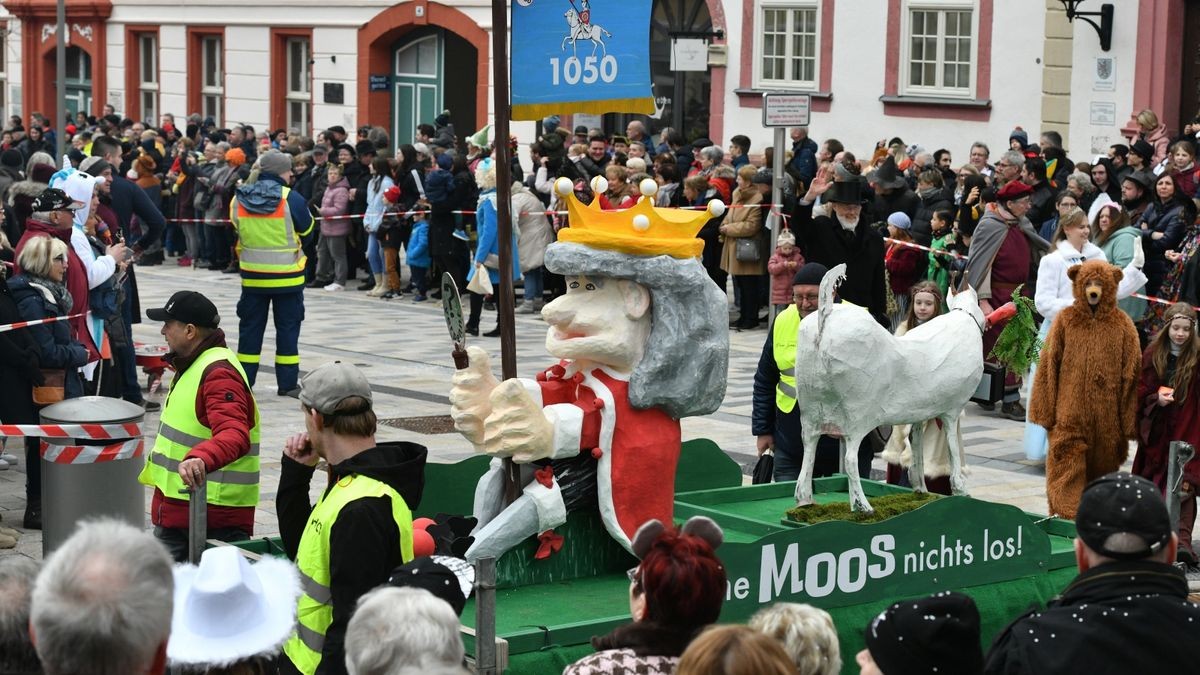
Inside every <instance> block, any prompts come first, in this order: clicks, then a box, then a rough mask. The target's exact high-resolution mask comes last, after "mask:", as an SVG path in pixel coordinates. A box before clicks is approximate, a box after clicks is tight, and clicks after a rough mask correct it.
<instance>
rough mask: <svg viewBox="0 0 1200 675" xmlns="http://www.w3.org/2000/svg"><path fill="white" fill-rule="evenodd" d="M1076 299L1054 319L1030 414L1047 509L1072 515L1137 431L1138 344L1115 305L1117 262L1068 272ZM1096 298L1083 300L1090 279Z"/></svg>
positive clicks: (1114, 465) (1119, 459)
mask: <svg viewBox="0 0 1200 675" xmlns="http://www.w3.org/2000/svg"><path fill="white" fill-rule="evenodd" d="M1067 276H1068V277H1070V279H1071V281H1072V283H1073V286H1074V294H1075V304H1073V305H1071V306H1070V307H1067V308H1066V309H1064V310H1063V311H1062V312H1060V313H1059V314H1058V316H1057V317H1056V318H1055V319H1054V324H1053V326H1051V328H1050V334H1049V336H1048V337H1047V338H1046V345H1045V347H1043V349H1042V355H1041V359H1040V361H1039V362H1038V369H1037V377H1036V380H1035V382H1034V387H1033V397H1032V399H1031V400H1030V402H1029V420H1030V421H1032V422H1035V423H1037V424H1040V425H1042V426H1044V427H1046V429H1047V431H1048V432H1049V434H1050V452H1049V455H1048V456H1047V458H1046V496H1047V499H1048V501H1049V504H1050V511H1051V513H1052V514H1058V515H1061V516H1066V517H1074V515H1075V508H1076V506H1078V503H1079V496H1080V494H1082V492H1083V487H1084V486H1085V485H1086V484H1087V482H1088V481H1090V480H1092V479H1094V478H1097V477H1099V476H1102V475H1104V474H1106V473H1109V472H1112V471H1116V470H1117V469H1118V468H1119V467H1120V466H1121V463H1122V462H1124V461H1125V458H1126V457H1127V456H1128V454H1129V443H1128V441H1129V440H1132V439H1135V438H1137V385H1138V371H1139V368H1140V365H1141V363H1140V360H1141V350H1140V348H1139V345H1138V336H1137V330H1136V329H1135V328H1134V326H1133V322H1132V321H1130V320H1129V317H1128V316H1127V315H1126V314H1125V313H1124V312H1122V311H1121V310H1120V309H1119V308H1118V307H1117V284H1118V282H1119V281H1120V279H1121V270H1119V269H1117V268H1116V267H1114V266H1112V265H1110V264H1108V263H1106V262H1103V261H1099V260H1093V261H1089V262H1085V263H1084V264H1082V265H1078V266H1076V267H1072V268H1071V269H1070V270H1068V272H1067ZM1092 285H1097V286H1098V287H1099V289H1100V290H1099V296H1100V297H1099V301H1098V302H1097V303H1096V305H1095V306H1093V305H1091V304H1090V303H1089V302H1088V297H1087V289H1088V287H1089V286H1092Z"/></svg>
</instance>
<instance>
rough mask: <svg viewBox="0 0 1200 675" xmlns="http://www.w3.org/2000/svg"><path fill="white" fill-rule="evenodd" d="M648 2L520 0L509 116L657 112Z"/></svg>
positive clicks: (529, 117)
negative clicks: (653, 91) (651, 76)
mask: <svg viewBox="0 0 1200 675" xmlns="http://www.w3.org/2000/svg"><path fill="white" fill-rule="evenodd" d="M650 9H651V0H517V1H516V2H514V3H513V5H512V66H511V72H512V119H516V120H536V119H541V118H542V117H545V116H547V115H553V114H555V113H591V114H600V113H606V112H635V113H653V112H654V98H653V96H652V94H651V91H650Z"/></svg>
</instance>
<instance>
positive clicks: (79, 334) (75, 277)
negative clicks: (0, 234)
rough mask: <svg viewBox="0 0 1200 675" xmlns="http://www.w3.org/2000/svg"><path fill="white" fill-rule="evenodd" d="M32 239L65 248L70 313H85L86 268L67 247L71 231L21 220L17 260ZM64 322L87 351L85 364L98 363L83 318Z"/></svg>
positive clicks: (96, 353)
mask: <svg viewBox="0 0 1200 675" xmlns="http://www.w3.org/2000/svg"><path fill="white" fill-rule="evenodd" d="M33 237H56V238H58V239H60V240H62V242H63V243H64V244H66V245H67V278H66V282H67V292H68V293H70V294H71V314H87V312H88V278H87V268H86V267H84V264H83V260H80V258H79V256H78V255H76V254H75V249H74V247H72V246H71V230H69V229H68V230H60V229H58V228H57V227H55V226H54V224H53V223H47V222H44V221H41V220H34V219H33V218H30V219H28V220H26V221H25V233H24V234H22V235H21V241H19V242H17V249H16V252H15V254H14V257H20V255H21V250H22V249H24V248H25V242H27V241H29V240H30V239H32V238H33ZM14 271H15V272H16V273H17V274H20V273H21V270H20V268H16V269H15V270H14ZM67 323H69V324H71V332H72V333H73V334H74V337H75V339H76V340H77V341H78V342H79V344H81V345H83V348H84V349H86V350H87V353H88V362H89V363H91V362H92V361H99V360H100V350H99V349H97V348H96V343H95V342H93V341H92V333H91V331H89V330H88V327H87V317H86V316H80V317H76V318H74V319H71V320H70V321H68V322H67Z"/></svg>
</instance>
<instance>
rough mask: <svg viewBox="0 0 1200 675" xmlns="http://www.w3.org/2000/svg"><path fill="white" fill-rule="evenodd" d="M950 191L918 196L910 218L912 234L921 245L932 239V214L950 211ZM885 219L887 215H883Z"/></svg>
mask: <svg viewBox="0 0 1200 675" xmlns="http://www.w3.org/2000/svg"><path fill="white" fill-rule="evenodd" d="M951 197H952V193H947V192H946V191H945V190H938V191H937V192H935V193H933V194H932V195H930V196H928V197H920V196H918V197H917V199H918V200H919V203H920V205H919V206H918V207H917V215H916V216H914V217H913V219H912V236H913V239H915V240H916V242H917V243H918V244H920V245H922V246H928V245H929V244H930V243H931V242H932V241H933V214H935V213H937V212H938V211H952V210H953V209H954V202H953V201H951ZM884 218H885V219H886V218H887V216H884Z"/></svg>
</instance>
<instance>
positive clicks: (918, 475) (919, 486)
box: [908, 422, 926, 492]
mask: <svg viewBox="0 0 1200 675" xmlns="http://www.w3.org/2000/svg"><path fill="white" fill-rule="evenodd" d="M925 424H926V423H925V422H917V423H916V424H913V425H912V427H910V430H909V433H908V442H909V445H910V446H911V447H912V452H911V454H912V461H911V462H909V464H908V482H909V484H910V485H912V489H913V492H925Z"/></svg>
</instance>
